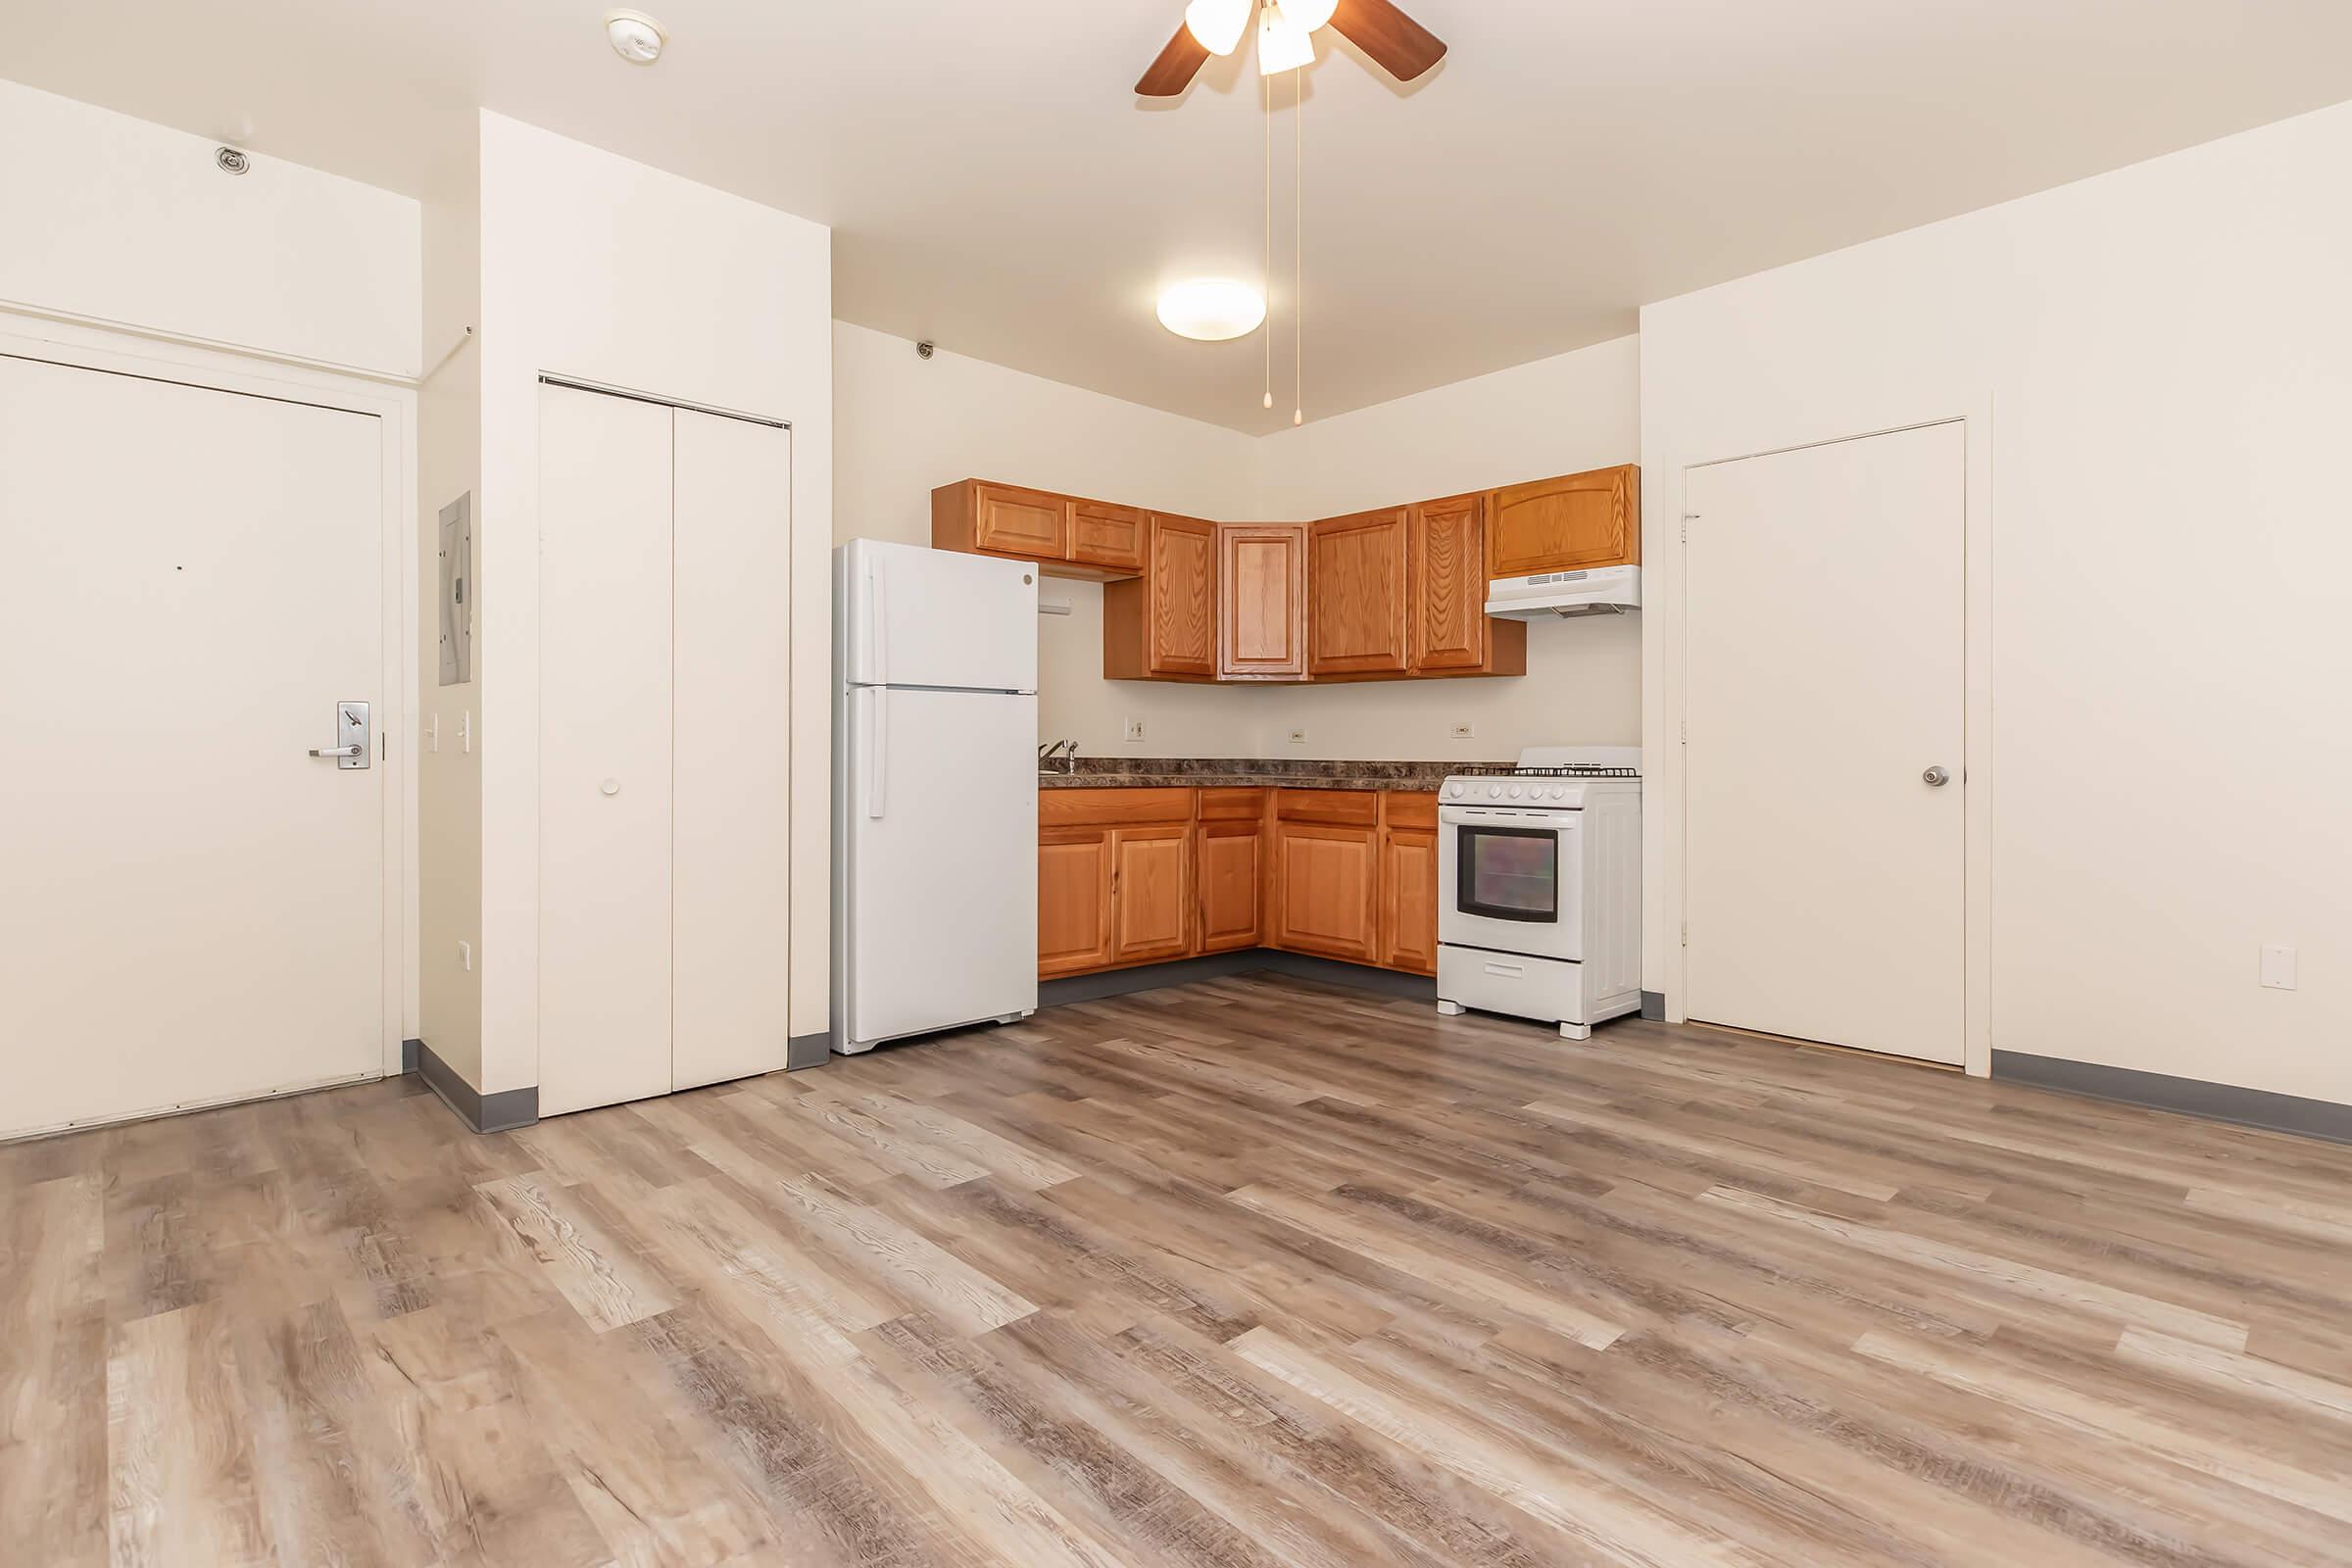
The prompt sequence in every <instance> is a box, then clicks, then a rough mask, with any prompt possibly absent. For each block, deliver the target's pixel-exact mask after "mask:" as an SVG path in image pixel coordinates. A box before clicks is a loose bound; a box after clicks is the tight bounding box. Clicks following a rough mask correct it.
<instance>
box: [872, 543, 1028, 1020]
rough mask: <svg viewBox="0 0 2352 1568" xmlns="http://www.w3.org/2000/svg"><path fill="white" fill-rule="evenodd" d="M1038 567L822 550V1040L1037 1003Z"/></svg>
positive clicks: (927, 553)
mask: <svg viewBox="0 0 2352 1568" xmlns="http://www.w3.org/2000/svg"><path fill="white" fill-rule="evenodd" d="M1037 579H1038V570H1037V567H1036V566H1034V565H1031V564H1027V563H1024V562H1017V561H994V560H991V559H989V558H988V557H985V556H968V555H962V554H959V553H957V552H955V551H947V550H925V549H921V548H919V547H917V546H914V545H900V544H887V543H884V542H883V541H881V540H878V539H853V540H851V541H850V542H849V543H848V544H846V545H843V546H841V547H840V548H839V549H837V550H835V551H834V552H833V669H834V692H833V785H834V788H833V828H834V832H833V1049H834V1050H835V1051H837V1052H841V1053H844V1054H851V1053H856V1052H860V1051H869V1050H871V1049H873V1047H875V1046H876V1045H879V1044H880V1043H881V1042H883V1041H885V1040H897V1039H901V1038H904V1037H905V1036H907V1035H918V1034H927V1033H929V1032H931V1031H933V1030H937V1029H952V1028H956V1027H957V1026H958V1025H962V1024H970V1023H985V1022H989V1021H992V1020H994V1021H997V1022H1002V1023H1009V1022H1012V1021H1013V1020H1015V1019H1018V1018H1022V1017H1025V1016H1027V1015H1028V1014H1029V1013H1032V1012H1034V1011H1036V1010H1037Z"/></svg>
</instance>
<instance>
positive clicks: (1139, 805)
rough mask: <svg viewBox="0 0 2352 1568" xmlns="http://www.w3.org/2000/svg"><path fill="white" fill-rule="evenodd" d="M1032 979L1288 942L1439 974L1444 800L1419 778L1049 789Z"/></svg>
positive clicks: (1289, 946) (1042, 812) (1043, 805)
mask: <svg viewBox="0 0 2352 1568" xmlns="http://www.w3.org/2000/svg"><path fill="white" fill-rule="evenodd" d="M1038 814H1039V817H1040V826H1039V829H1038V862H1037V894H1038V897H1037V926H1038V964H1037V972H1038V978H1040V979H1042V980H1054V979H1060V978H1063V977H1066V976H1069V975H1076V974H1089V973H1093V972H1094V971H1097V970H1101V969H1120V968H1126V967H1128V966H1130V965H1133V964H1140V963H1159V962H1164V961H1166V960H1168V959H1171V958H1183V957H1189V956H1194V955H1196V954H1203V953H1235V952H1242V951H1246V950H1248V949H1250V948H1260V947H1263V948H1279V949H1281V950H1283V951H1285V952H1289V953H1303V954H1311V955H1313V956H1317V957H1323V958H1338V959H1341V960H1343V961H1346V962H1348V963H1362V964H1371V965H1375V966H1378V967H1383V968H1391V969H1401V970H1404V971H1406V972H1408V973H1412V974H1435V973H1436V972H1437V958H1438V945H1437V930H1438V906H1437V893H1438V888H1437V875H1438V850H1437V845H1438V839H1437V826H1438V819H1437V797H1436V796H1434V795H1431V794H1428V793H1426V792H1422V791H1388V792H1375V791H1371V790H1306V789H1277V790H1267V789H1251V788H1209V789H1200V790H1189V789H1165V788H1145V789H1120V788H1117V787H1106V788H1102V789H1075V790H1053V791H1048V792H1047V793H1046V794H1045V795H1044V796H1043V797H1042V799H1041V802H1040V805H1039V809H1038Z"/></svg>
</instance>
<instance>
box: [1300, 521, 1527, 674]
mask: <svg viewBox="0 0 2352 1568" xmlns="http://www.w3.org/2000/svg"><path fill="white" fill-rule="evenodd" d="M1409 517H1410V513H1409V511H1408V509H1405V508H1401V507H1400V508H1397V509H1396V510H1395V511H1390V512H1365V513H1359V514H1357V515H1354V516H1348V517H1327V518H1325V519H1324V520H1322V521H1321V522H1317V523H1312V524H1309V525H1308V527H1307V531H1306V538H1307V557H1306V635H1307V662H1306V667H1307V673H1308V674H1310V675H1314V676H1325V675H1370V674H1395V675H1401V674H1403V673H1404V672H1405V670H1406V669H1407V668H1408V667H1409V666H1410V664H1411V662H1412V654H1411V650H1410V647H1409V646H1408V641H1409V632H1408V629H1407V628H1408V622H1409V619H1410V616H1409V615H1408V613H1407V611H1406V605H1405V597H1406V588H1407V585H1408V578H1409V576H1410V564H1409V563H1410V559H1411V552H1410V546H1409V540H1408V533H1409V528H1408V521H1409ZM1482 603H1483V601H1482Z"/></svg>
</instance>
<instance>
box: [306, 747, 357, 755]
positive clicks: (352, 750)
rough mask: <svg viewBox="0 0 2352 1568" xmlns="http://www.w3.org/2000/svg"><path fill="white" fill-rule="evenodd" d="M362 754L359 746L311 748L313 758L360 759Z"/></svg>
mask: <svg viewBox="0 0 2352 1568" xmlns="http://www.w3.org/2000/svg"><path fill="white" fill-rule="evenodd" d="M361 752H362V749H361V748H360V747H357V746H314V747H312V748H311V755H312V756H313V757H358V756H360V755H361Z"/></svg>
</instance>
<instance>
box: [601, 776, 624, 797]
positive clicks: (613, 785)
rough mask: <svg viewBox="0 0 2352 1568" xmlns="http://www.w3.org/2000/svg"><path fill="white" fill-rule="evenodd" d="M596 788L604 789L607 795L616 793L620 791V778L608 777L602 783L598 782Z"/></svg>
mask: <svg viewBox="0 0 2352 1568" xmlns="http://www.w3.org/2000/svg"><path fill="white" fill-rule="evenodd" d="M597 788H598V789H600V790H602V791H604V792H605V793H606V794H607V795H618V794H619V793H620V780H618V779H616V778H609V779H607V780H605V781H604V782H603V783H602V784H599V785H598V786H597Z"/></svg>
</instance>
